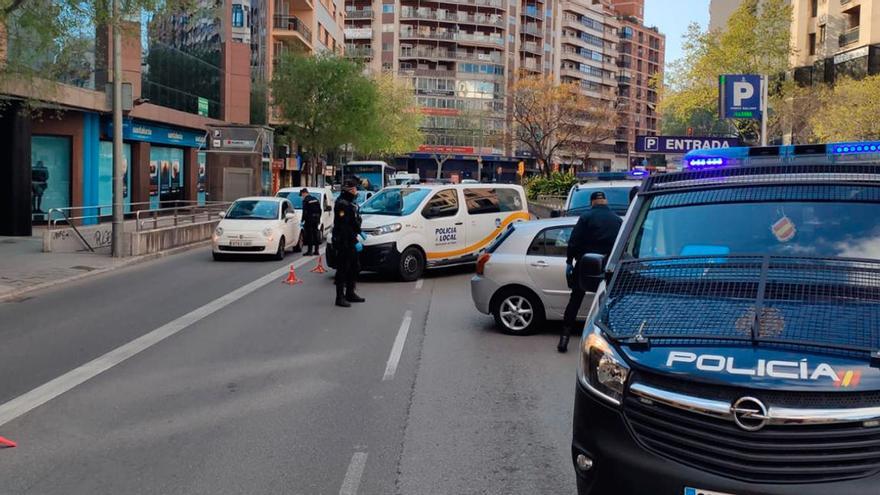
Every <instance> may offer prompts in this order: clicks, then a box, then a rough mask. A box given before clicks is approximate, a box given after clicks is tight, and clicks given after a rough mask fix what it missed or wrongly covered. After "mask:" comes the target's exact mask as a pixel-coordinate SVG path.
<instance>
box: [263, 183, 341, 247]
mask: <svg viewBox="0 0 880 495" xmlns="http://www.w3.org/2000/svg"><path fill="white" fill-rule="evenodd" d="M306 189H308V190H309V194H311V195H312V196H314V197H315V199H317V200H318V202H320V203H321V209H322V210H324V212H323V213H322V214H321V224H320V225H319V226H318V232H320V233H321V241H322V242H323V240H324V239H327V238H328V237H330V232H331V231H332V230H333V201H334V198H333V188H332V187H330V186H326V187H307V188H306ZM301 190H302V188H301V187H285V188H282V189H279V190H278V192H277V193H275V196H276V197H279V198H287V199H288V200H289V201H290V202H291V203H292V204H293V207H294V208H296V209H297V210H302V198H301V197H300V195H299V192H300V191H301Z"/></svg>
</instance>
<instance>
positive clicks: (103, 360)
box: [0, 258, 312, 426]
mask: <svg viewBox="0 0 880 495" xmlns="http://www.w3.org/2000/svg"><path fill="white" fill-rule="evenodd" d="M311 261H312V258H301V259H299V260H297V261H295V262H294V263H293V266H294V268H299V267H301V266H303V265H305V264H306V263H309V262H311ZM289 271H290V266H289V265H287V266H284V267H283V268H279V269H277V270H274V271H272V272H271V273H269V274H268V275H265V276H263V277H260V278H258V279H257V280H254V281H253V282H251V283H249V284H246V285H243V286H241V287H239V288H238V289H235V290H233V291H232V292H230V293H228V294H226V295H224V296H221V297H219V298H217V299H214V300H213V301H211V302H209V303H208V304H205V305H204V306H201V307H199V308H196V309H194V310H193V311H190V312H189V313H187V314H185V315H183V316H181V317H180V318H177V319H176V320H173V321H170V322H168V323H166V324H164V325H162V326H161V327H159V328H157V329H155V330H153V331H151V332H150V333H147V334H144V335H142V336H140V337H138V338H136V339H134V340H132V341H131V342H129V343H127V344H124V345H122V346H120V347H117V348H116V349H113V350H112V351H110V352H108V353H107V354H104V355H103V356H100V357H98V358H95V359H94V360H92V361H89V362H88V363H86V364H84V365H82V366H80V367H79V368H75V369H73V370H71V371H68V372H67V373H65V374H63V375H61V376H59V377H58V378H55V379H54V380H51V381H49V382H47V383H45V384H43V385H40V386H39V387H37V388H35V389H33V390H31V391H30V392H26V393H25V394H23V395H19V396H18V397H16V398H14V399H12V400H10V401H9V402H6V403H4V404H2V405H0V426H3V425H4V424H6V423H8V422H10V421H12V420H13V419H15V418H17V417H19V416H22V415H24V414H27V413H28V412H30V411H32V410H34V409H36V408H37V407H39V406H41V405H43V404H45V403H47V402H49V401H50V400H52V399H54V398H55V397H58V396H59V395H61V394H63V393H65V392H67V391H69V390H71V389H72V388H74V387H76V386H77V385H81V384H82V383H84V382H86V381H88V380H90V379H92V378H94V377H96V376H98V375H99V374H101V373H103V372H105V371H107V370H109V369H110V368H112V367H114V366H116V365H117V364H119V363H121V362H123V361H125V360H127V359H129V358H131V357H133V356H135V355H137V354H138V353H140V352H142V351H144V350H146V349H149V348H150V347H152V346H154V345H156V344H158V343H159V342H161V341H163V340H165V339H167V338H168V337H170V336H172V335H174V334H176V333H178V332H180V331H181V330H183V329H184V328H186V327H188V326H190V325H192V324H193V323H196V322H197V321H199V320H201V319H203V318H205V317H207V316H209V315H211V314H213V313H216V312H217V311H219V310H221V309H223V308H224V307H226V306H228V305H230V304H232V303H234V302H235V301H237V300H239V299H241V298H243V297H245V296H247V295H248V294H250V293H252V292H254V291H255V290H257V289H259V288H261V287H263V286H266V285H268V284H271V283H273V282H276V283H277V282H279V280H280V278H281V277H283V276H284V275H285V274H287V273H288V272H289ZM278 285H281V284H280V283H279V284H278Z"/></svg>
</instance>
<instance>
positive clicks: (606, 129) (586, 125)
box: [567, 95, 620, 170]
mask: <svg viewBox="0 0 880 495" xmlns="http://www.w3.org/2000/svg"><path fill="white" fill-rule="evenodd" d="M581 99H582V101H580V102H579V104H578V108H581V109H583V112H582V113H581V115H580V122H579V126H578V132H577V134H576V135H575V137H574V138H573V139H572V140H571V143H570V145H569V147H568V149H567V151H569V152H570V153H571V155H572V157H574V158H575V159H578V160H579V161H580V162H581V165H582V166H583V167H584V170H586V167H588V166H589V163H590V155H591V154H592V153H593V151H594V150H595V148H596V146H598V145H600V144H602V143H604V142H606V141H608V140H609V139H611V138H613V137H614V134H615V132H617V124H618V122H619V121H620V117H619V116H618V113H617V110H616V109H615V108H614V107H613V106H612V105H611V103H609V102H607V101H602V100H598V99H596V98H590V97H588V96H583V95H582V96H581Z"/></svg>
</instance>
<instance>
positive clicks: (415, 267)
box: [397, 246, 425, 282]
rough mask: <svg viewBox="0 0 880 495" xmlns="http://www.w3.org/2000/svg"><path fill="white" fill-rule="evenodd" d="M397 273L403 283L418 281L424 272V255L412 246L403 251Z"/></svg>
mask: <svg viewBox="0 0 880 495" xmlns="http://www.w3.org/2000/svg"><path fill="white" fill-rule="evenodd" d="M397 272H398V275H399V276H400V279H401V280H403V281H404V282H413V281H415V280H418V279H419V278H421V276H422V274H423V273H424V272H425V255H423V254H422V252H421V251H420V250H419V249H418V248H416V247H414V246H410V247H408V248H406V249H404V250H403V252H402V253H400V261H399V262H398V266H397Z"/></svg>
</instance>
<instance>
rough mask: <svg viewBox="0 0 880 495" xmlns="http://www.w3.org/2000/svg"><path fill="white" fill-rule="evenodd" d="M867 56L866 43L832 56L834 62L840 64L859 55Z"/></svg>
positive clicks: (859, 56)
mask: <svg viewBox="0 0 880 495" xmlns="http://www.w3.org/2000/svg"><path fill="white" fill-rule="evenodd" d="M867 56H868V45H865V46H863V47H860V48H856V49H855V50H850V51H848V52H844V53H840V54H837V55H835V56H834V64H835V65H836V64H842V63H844V62H849V61H850V60H854V59H857V58H861V57H867Z"/></svg>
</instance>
